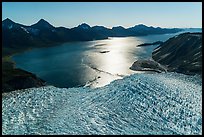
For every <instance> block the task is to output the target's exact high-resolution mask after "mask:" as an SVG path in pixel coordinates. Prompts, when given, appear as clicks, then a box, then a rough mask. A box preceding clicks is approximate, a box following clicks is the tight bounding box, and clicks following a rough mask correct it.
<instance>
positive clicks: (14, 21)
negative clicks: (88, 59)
mask: <svg viewBox="0 0 204 137" xmlns="http://www.w3.org/2000/svg"><path fill="white" fill-rule="evenodd" d="M6 19H9V20H11V21H13V22H15V23H17V24H21V25H25V24H24V23H19V22H16V21H14V20H13V19H10V18H6ZM6 19H3V20H2V21H4V20H6ZM41 19H43V18H41ZM41 19H39V20H38V21H40V20H41ZM43 20H45V19H43ZM38 21H37V22H38ZM45 21H47V22H48V23H49V24H50V25H52V26H54V25H53V24H51V23H50V22H49V21H48V20H45ZM37 22H34V23H31V24H28V25H27V24H26V25H25V26H31V25H34V24H36V23H37ZM81 24H88V23H86V22H81V23H79V24H78V25H76V26H73V27H66V26H54V27H55V28H57V27H65V28H68V29H71V28H74V27H77V26H79V25H81ZM88 25H89V26H90V27H94V26H103V27H106V26H104V25H94V26H91V25H90V24H88ZM136 25H145V26H147V27H154V28H157V27H160V26H149V25H146V24H144V23H140V24H134V25H132V26H130V27H128V28H131V27H134V26H136ZM120 26H121V25H120ZM113 27H119V25H118V26H113ZM113 27H111V28H109V27H106V28H108V29H112V28H113ZM121 27H124V26H121ZM124 28H125V29H127V27H124ZM160 28H164V27H160ZM166 28H167V27H166ZM168 28H170V27H168ZM171 28H176V27H171ZM191 28H192V29H193V28H195V29H196V28H198V29H202V27H200V28H199V27H189V28H187V29H191ZM183 29H185V28H183Z"/></svg>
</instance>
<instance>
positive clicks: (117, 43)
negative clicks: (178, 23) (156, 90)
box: [13, 34, 176, 88]
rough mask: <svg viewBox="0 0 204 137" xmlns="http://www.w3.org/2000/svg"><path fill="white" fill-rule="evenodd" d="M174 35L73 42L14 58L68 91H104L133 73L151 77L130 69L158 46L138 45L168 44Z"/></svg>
mask: <svg viewBox="0 0 204 137" xmlns="http://www.w3.org/2000/svg"><path fill="white" fill-rule="evenodd" d="M174 35H176V34H163V35H149V36H142V37H112V38H109V39H107V40H97V41H89V42H69V43H64V44H61V45H60V46H55V47H50V48H40V49H34V50H32V51H27V52H24V53H21V54H18V55H16V56H14V57H13V60H14V61H15V62H16V67H18V68H22V69H24V70H27V71H29V72H32V73H34V74H36V75H37V76H38V77H40V78H42V79H43V80H45V81H46V82H47V84H50V85H54V86H57V87H66V88H67V87H78V86H90V87H101V86H104V85H107V84H108V83H110V82H111V81H113V80H115V79H120V78H123V77H124V76H127V75H130V74H133V73H150V72H139V71H132V70H130V69H129V67H130V66H131V65H132V64H133V62H134V61H135V60H137V59H142V58H143V59H145V58H150V57H151V52H152V50H153V49H154V48H156V47H157V46H158V45H154V46H147V47H137V45H138V44H142V43H145V42H155V41H158V40H160V41H166V40H167V39H168V38H170V37H172V36H174ZM101 52H102V53H101Z"/></svg>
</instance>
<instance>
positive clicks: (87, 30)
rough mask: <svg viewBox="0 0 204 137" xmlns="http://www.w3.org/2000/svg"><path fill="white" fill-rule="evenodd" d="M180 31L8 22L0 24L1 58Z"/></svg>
mask: <svg viewBox="0 0 204 137" xmlns="http://www.w3.org/2000/svg"><path fill="white" fill-rule="evenodd" d="M179 31H182V29H179V28H172V29H170V28H160V27H156V28H155V27H152V26H151V27H148V26H145V25H143V24H139V25H135V26H134V27H130V28H127V29H126V28H124V27H122V26H116V27H113V28H112V29H109V28H106V27H104V26H93V27H91V26H89V25H88V24H86V23H82V24H80V25H78V26H77V27H74V28H65V27H54V26H53V25H51V24H50V23H49V22H47V21H46V20H44V19H40V20H39V21H38V22H37V23H35V24H33V25H30V26H26V25H22V24H19V23H15V22H14V21H12V20H10V19H8V18H7V19H5V20H3V21H2V34H3V36H2V41H3V56H4V55H10V54H13V53H16V52H19V51H22V50H25V49H29V48H33V47H44V46H51V45H55V44H57V43H62V42H69V41H91V40H100V39H107V38H108V37H126V36H143V35H149V34H166V33H176V32H179Z"/></svg>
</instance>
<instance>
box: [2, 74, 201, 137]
mask: <svg viewBox="0 0 204 137" xmlns="http://www.w3.org/2000/svg"><path fill="white" fill-rule="evenodd" d="M2 134H4V135H28V134H32V135H38V134H39V135H49V134H54V135H63V134H81V135H89V134H96V135H98V134H99V135H109V134H117V135H125V134H128V135H130V134H136V135H153V134H160V135H172V134H177V135H183V134H185V135H188V134H202V78H201V77H200V76H188V75H184V74H178V73H160V74H133V75H130V76H126V77H124V78H123V79H119V80H115V81H113V82H111V83H110V84H108V85H106V86H104V87H100V88H88V87H79V88H57V87H54V86H45V87H40V88H29V89H24V90H16V91H13V92H10V93H4V94H2Z"/></svg>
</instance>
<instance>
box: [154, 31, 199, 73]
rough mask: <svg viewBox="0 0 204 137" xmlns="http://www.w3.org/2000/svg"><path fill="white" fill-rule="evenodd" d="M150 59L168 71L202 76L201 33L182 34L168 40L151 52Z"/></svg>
mask: <svg viewBox="0 0 204 137" xmlns="http://www.w3.org/2000/svg"><path fill="white" fill-rule="evenodd" d="M152 58H153V59H154V60H155V61H157V62H159V63H160V64H162V65H164V66H166V67H167V68H168V71H175V72H180V73H184V74H202V33H183V34H180V35H178V36H175V37H173V38H170V39H169V40H167V41H166V42H164V43H163V44H161V45H160V46H159V47H157V48H156V49H155V50H154V51H153V53H152Z"/></svg>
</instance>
